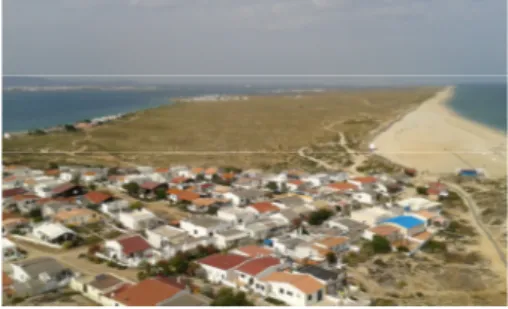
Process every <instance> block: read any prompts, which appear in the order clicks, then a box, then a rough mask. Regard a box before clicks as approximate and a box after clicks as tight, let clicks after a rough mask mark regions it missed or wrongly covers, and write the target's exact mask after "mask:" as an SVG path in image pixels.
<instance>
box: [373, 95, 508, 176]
mask: <svg viewBox="0 0 508 309" xmlns="http://www.w3.org/2000/svg"><path fill="white" fill-rule="evenodd" d="M453 95H454V88H453V87H447V88H445V89H443V90H442V91H439V92H438V93H436V95H435V96H434V97H432V98H430V99H429V100H427V101H425V102H423V103H422V105H421V106H420V107H419V108H417V109H416V110H414V111H412V112H410V113H409V114H407V115H406V116H405V117H403V118H402V119H401V120H399V121H398V122H396V123H394V124H393V125H392V126H391V127H390V128H389V129H388V130H386V131H385V132H383V133H381V134H380V135H379V136H377V137H376V138H375V140H374V143H375V145H376V146H377V149H378V150H377V151H378V152H379V154H380V155H382V156H384V157H386V158H388V159H390V160H392V161H394V162H398V163H400V164H403V165H405V166H410V167H414V168H417V169H418V170H420V171H426V172H428V173H430V174H447V173H454V172H455V171H456V170H457V169H458V168H482V169H484V170H485V172H486V174H487V176H488V177H492V178H498V177H502V176H504V175H505V174H506V134H505V133H504V132H500V131H497V130H494V129H491V128H488V127H486V126H484V125H482V124H479V123H476V122H474V121H471V120H468V119H466V118H463V117H461V116H459V115H457V114H456V113H455V112H453V111H452V110H451V109H450V108H449V107H448V106H447V102H448V101H449V100H450V99H451V98H452V97H453Z"/></svg>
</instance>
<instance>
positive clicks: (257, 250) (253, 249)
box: [235, 245, 273, 257]
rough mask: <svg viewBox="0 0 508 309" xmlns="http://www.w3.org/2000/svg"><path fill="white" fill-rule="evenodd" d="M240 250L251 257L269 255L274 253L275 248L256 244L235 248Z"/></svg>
mask: <svg viewBox="0 0 508 309" xmlns="http://www.w3.org/2000/svg"><path fill="white" fill-rule="evenodd" d="M235 250H236V251H240V252H242V253H244V254H245V255H247V256H249V257H258V256H268V255H271V254H272V253H273V250H272V249H270V248H266V247H260V246H256V245H250V246H245V247H241V248H237V249H235Z"/></svg>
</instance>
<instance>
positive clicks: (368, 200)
mask: <svg viewBox="0 0 508 309" xmlns="http://www.w3.org/2000/svg"><path fill="white" fill-rule="evenodd" d="M351 198H352V199H353V200H354V201H357V202H359V203H362V204H367V205H372V204H374V199H373V198H372V195H370V194H369V193H365V192H355V193H353V194H352V195H351Z"/></svg>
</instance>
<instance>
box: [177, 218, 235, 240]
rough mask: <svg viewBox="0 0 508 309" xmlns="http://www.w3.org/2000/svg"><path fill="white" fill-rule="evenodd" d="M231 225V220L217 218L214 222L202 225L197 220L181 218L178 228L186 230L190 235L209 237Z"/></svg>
mask: <svg viewBox="0 0 508 309" xmlns="http://www.w3.org/2000/svg"><path fill="white" fill-rule="evenodd" d="M231 226H232V224H231V222H227V221H222V220H217V223H216V224H213V225H211V224H210V225H204V224H200V223H199V221H193V220H186V219H184V220H181V221H180V228H181V229H183V230H184V231H187V233H189V235H191V236H192V237H209V236H210V237H211V236H214V235H215V233H216V232H219V231H224V230H226V229H228V228H230V227H231Z"/></svg>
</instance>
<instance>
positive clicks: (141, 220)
mask: <svg viewBox="0 0 508 309" xmlns="http://www.w3.org/2000/svg"><path fill="white" fill-rule="evenodd" d="M118 221H119V222H120V223H121V224H122V225H123V226H125V227H126V228H128V229H130V230H133V231H141V230H144V229H146V228H149V227H152V226H154V225H155V224H156V222H157V221H158V218H157V216H155V215H154V214H153V212H151V211H149V210H146V209H144V208H143V209H141V210H134V211H132V212H122V213H119V214H118Z"/></svg>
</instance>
